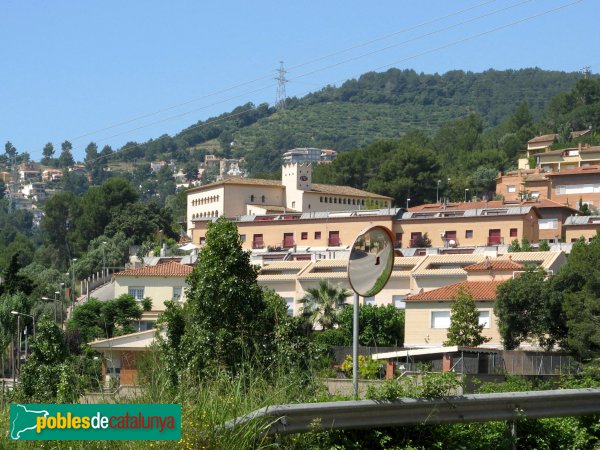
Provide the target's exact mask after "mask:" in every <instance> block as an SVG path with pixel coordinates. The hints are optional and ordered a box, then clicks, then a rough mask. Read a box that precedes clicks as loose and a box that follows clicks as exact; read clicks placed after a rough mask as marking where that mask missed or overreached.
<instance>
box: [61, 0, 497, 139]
mask: <svg viewBox="0 0 600 450" xmlns="http://www.w3.org/2000/svg"><path fill="white" fill-rule="evenodd" d="M495 1H496V0H488V1H485V2H483V3H479V4H476V5H474V6H471V7H469V8H465V9H461V10H459V11H455V12H453V13H450V14H447V15H445V16H441V17H437V18H435V19H432V20H430V21H427V22H423V23H420V24H418V25H414V26H412V27H409V28H404V29H402V30H399V31H395V32H393V33H390V34H387V35H384V36H381V37H378V38H375V39H372V40H370V41H367V42H364V43H360V44H356V45H354V46H352V47H348V48H345V49H342V50H339V51H336V52H333V53H330V54H328V55H325V56H321V57H318V58H315V59H312V60H309V61H306V62H303V63H300V64H297V65H295V66H292V67H291V68H290V70H293V69H297V68H299V67H303V66H306V65H309V64H314V63H315V62H319V61H322V60H324V59H328V58H330V57H332V56H337V55H339V54H343V53H347V52H349V51H352V50H355V49H357V48H361V47H365V46H367V45H370V44H372V43H374V42H378V41H382V40H385V39H389V38H391V37H393V36H397V35H399V34H403V33H406V32H409V31H413V30H415V29H417V28H420V27H423V26H425V25H431V24H433V23H436V22H440V21H442V20H444V19H447V18H449V17H453V16H456V15H459V14H462V13H464V12H467V11H471V10H473V9H477V8H480V7H482V6H485V5H488V4H490V3H494V2H495ZM268 78H270V75H264V76H260V77H258V78H254V79H252V80H248V81H244V82H242V83H239V84H236V85H233V86H230V87H228V88H224V89H221V90H218V91H214V92H211V93H208V94H205V95H202V96H200V97H196V98H193V99H191V100H188V101H185V102H183V103H178V104H176V105H172V106H168V107H166V108H163V109H160V110H157V111H153V112H150V113H147V114H143V115H141V116H137V117H133V118H131V119H128V120H125V121H122V122H118V123H115V124H113V125H109V126H107V127H104V128H99V129H96V130H93V131H89V132H86V133H84V134H80V135H79V136H75V137H72V138H71V139H69V140H70V141H71V142H73V141H76V140H79V139H82V138H84V137H87V136H90V135H93V134H97V133H100V132H102V131H107V130H110V129H112V128H117V127H120V126H122V125H127V124H130V123H132V122H136V121H138V120H142V119H147V118H148V117H152V116H155V115H158V114H161V113H163V112H167V111H171V110H173V109H177V108H180V107H182V106H186V105H189V104H191V103H195V102H198V101H200V100H205V99H207V98H210V97H214V96H216V95H219V94H224V93H226V92H230V91H232V90H234V89H237V88H240V87H244V86H248V85H250V84H253V83H256V82H258V81H261V80H265V79H268Z"/></svg>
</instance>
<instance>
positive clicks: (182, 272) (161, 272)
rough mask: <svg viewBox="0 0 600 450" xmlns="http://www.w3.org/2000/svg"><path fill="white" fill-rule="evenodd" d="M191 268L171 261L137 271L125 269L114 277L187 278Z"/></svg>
mask: <svg viewBox="0 0 600 450" xmlns="http://www.w3.org/2000/svg"><path fill="white" fill-rule="evenodd" d="M192 270H193V268H192V267H191V266H186V265H185V264H179V263H176V262H173V261H168V262H165V263H161V264H157V265H155V266H144V267H140V268H139V269H127V270H124V271H122V272H118V273H115V276H116V277H118V276H121V277H187V276H188V275H189V274H190V273H191V272H192Z"/></svg>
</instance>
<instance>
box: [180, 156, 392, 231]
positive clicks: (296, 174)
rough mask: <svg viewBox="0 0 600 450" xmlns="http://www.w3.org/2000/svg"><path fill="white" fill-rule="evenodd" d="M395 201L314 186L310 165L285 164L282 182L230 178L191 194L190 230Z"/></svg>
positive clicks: (350, 191) (374, 195)
mask: <svg viewBox="0 0 600 450" xmlns="http://www.w3.org/2000/svg"><path fill="white" fill-rule="evenodd" d="M391 203H392V198H391V197H386V196H384V195H379V194H374V193H371V192H367V191H362V190H360V189H354V188H350V187H345V186H333V185H327V184H317V183H312V166H311V165H310V164H296V163H294V164H284V165H283V166H282V177H281V181H279V180H261V179H252V178H230V179H226V180H222V181H218V182H216V183H211V184H207V185H205V186H198V187H196V188H192V189H190V190H189V191H188V196H187V229H188V234H190V235H191V234H192V229H193V228H194V226H195V222H196V221H205V220H209V219H213V218H217V217H220V216H226V217H236V216H244V215H256V214H263V213H264V212H265V211H275V210H276V209H283V210H284V211H285V212H320V211H347V210H353V209H365V208H367V207H372V206H375V207H387V208H389V207H391Z"/></svg>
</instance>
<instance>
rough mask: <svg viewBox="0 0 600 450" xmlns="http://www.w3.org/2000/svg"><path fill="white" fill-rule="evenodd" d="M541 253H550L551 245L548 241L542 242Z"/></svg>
mask: <svg viewBox="0 0 600 450" xmlns="http://www.w3.org/2000/svg"><path fill="white" fill-rule="evenodd" d="M538 249H539V251H540V252H548V251H550V244H549V243H548V241H547V240H546V239H543V240H541V241H540V245H539V247H538Z"/></svg>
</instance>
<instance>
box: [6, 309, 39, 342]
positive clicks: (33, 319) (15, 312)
mask: <svg viewBox="0 0 600 450" xmlns="http://www.w3.org/2000/svg"><path fill="white" fill-rule="evenodd" d="M10 313H11V314H14V315H15V316H17V317H18V316H26V317H31V320H32V321H33V338H34V339H35V317H33V316H32V315H31V314H25V313H22V312H19V311H11V312H10ZM17 320H18V319H17ZM19 350H20V348H19Z"/></svg>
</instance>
